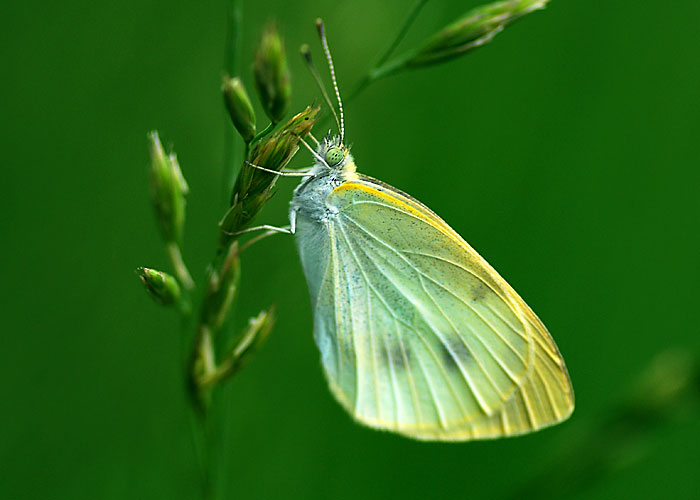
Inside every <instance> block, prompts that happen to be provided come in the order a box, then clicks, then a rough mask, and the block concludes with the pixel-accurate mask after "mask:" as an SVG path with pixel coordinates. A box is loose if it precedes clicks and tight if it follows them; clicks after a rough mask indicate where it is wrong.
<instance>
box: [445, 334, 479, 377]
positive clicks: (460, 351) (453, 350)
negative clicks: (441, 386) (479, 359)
mask: <svg viewBox="0 0 700 500" xmlns="http://www.w3.org/2000/svg"><path fill="white" fill-rule="evenodd" d="M447 343H448V345H445V344H440V350H441V351H442V360H443V362H444V363H445V365H446V366H447V368H448V369H450V370H459V365H462V366H464V365H465V364H467V363H470V362H472V361H473V360H474V356H472V353H471V351H470V350H469V349H468V348H467V346H466V345H464V342H462V341H461V340H460V339H458V338H453V339H448V340H447Z"/></svg>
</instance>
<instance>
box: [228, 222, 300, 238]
mask: <svg viewBox="0 0 700 500" xmlns="http://www.w3.org/2000/svg"><path fill="white" fill-rule="evenodd" d="M262 230H266V231H269V232H271V233H284V234H294V231H293V228H292V226H283V227H277V226H269V225H267V224H263V225H262V226H253V227H249V228H246V229H242V230H240V231H236V232H235V233H229V232H227V231H222V232H223V233H224V234H227V235H229V236H239V235H241V234H245V233H252V232H253V231H262Z"/></svg>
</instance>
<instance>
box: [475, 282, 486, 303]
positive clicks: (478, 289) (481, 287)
mask: <svg viewBox="0 0 700 500" xmlns="http://www.w3.org/2000/svg"><path fill="white" fill-rule="evenodd" d="M487 291H488V287H487V286H486V285H485V284H484V282H483V281H479V282H478V283H477V284H475V285H474V286H473V287H472V289H471V293H472V300H473V301H477V300H481V299H483V298H484V297H486V292H487Z"/></svg>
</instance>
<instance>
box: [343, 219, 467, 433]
mask: <svg viewBox="0 0 700 500" xmlns="http://www.w3.org/2000/svg"><path fill="white" fill-rule="evenodd" d="M338 227H339V229H340V232H341V233H342V236H343V239H344V240H345V243H346V245H347V246H348V248H349V249H350V253H351V254H352V256H353V259H354V260H355V263H356V264H357V267H358V269H359V270H360V272H361V273H362V277H363V278H364V280H365V283H367V287H368V288H369V289H371V291H372V292H373V293H374V294H375V296H376V297H377V298H378V299H379V300H380V302H382V304H384V307H386V309H387V311H390V312H391V315H392V316H393V317H394V318H395V319H397V320H398V319H399V318H397V317H396V315H395V314H393V311H392V310H391V307H389V305H388V304H386V303H385V302H384V300H383V298H382V296H381V294H380V293H379V292H378V291H377V290H376V289H375V288H374V286H372V283H371V282H370V280H369V279H368V278H367V273H366V272H365V270H364V268H363V267H362V264H360V262H359V259H358V258H357V255H356V254H355V250H354V249H353V247H352V244H351V243H350V241H349V239H348V237H347V234H346V233H345V230H344V228H343V226H342V225H341V224H338ZM399 321H400V320H399ZM402 323H403V322H402ZM406 326H407V327H408V328H409V329H411V327H410V326H409V325H406ZM413 331H415V333H416V335H417V337H418V338H419V339H421V341H422V342H423V343H424V344H425V346H426V348H427V349H428V352H430V354H431V356H432V357H433V359H434V361H435V364H436V365H437V366H438V367H439V368H440V371H441V373H442V375H443V377H444V379H445V381H446V382H447V385H448V387H449V388H450V391H451V392H452V394H453V397H454V398H455V399H456V398H457V396H456V394H455V390H454V387H452V383H451V382H450V379H449V378H447V374H446V373H445V372H444V369H443V368H442V366H441V365H440V363H439V362H438V360H437V356H436V355H435V353H434V352H433V350H432V349H431V347H430V344H428V342H427V341H426V340H425V339H424V338H423V336H422V335H421V334H420V332H419V331H418V330H413ZM417 359H418V364H419V365H420V367H421V371H422V372H423V376H424V377H425V380H426V383H427V384H428V388H429V390H430V395H431V397H432V401H433V405H434V406H435V410H436V412H437V414H438V418H439V420H440V426H441V427H443V428H445V417H444V415H443V410H442V408H441V407H440V404H439V403H438V400H437V398H436V397H435V390H434V389H433V382H432V380H431V379H430V377H428V374H427V372H426V371H425V367H424V366H423V363H421V361H420V358H418V357H417Z"/></svg>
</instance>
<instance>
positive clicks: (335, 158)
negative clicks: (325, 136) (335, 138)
mask: <svg viewBox="0 0 700 500" xmlns="http://www.w3.org/2000/svg"><path fill="white" fill-rule="evenodd" d="M343 158H345V151H344V150H343V148H339V147H337V146H334V147H332V148H330V149H329V150H328V151H327V152H326V163H328V165H329V166H331V167H335V166H336V165H337V164H338V163H340V162H341V161H343Z"/></svg>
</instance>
